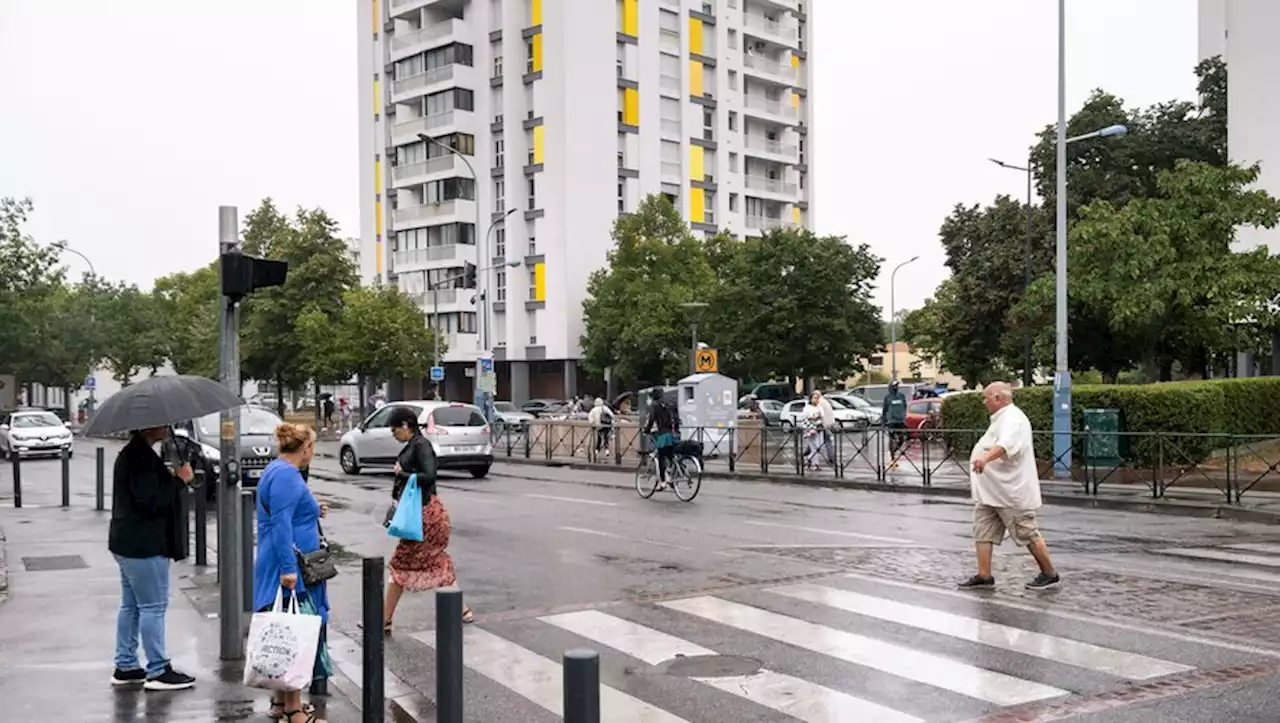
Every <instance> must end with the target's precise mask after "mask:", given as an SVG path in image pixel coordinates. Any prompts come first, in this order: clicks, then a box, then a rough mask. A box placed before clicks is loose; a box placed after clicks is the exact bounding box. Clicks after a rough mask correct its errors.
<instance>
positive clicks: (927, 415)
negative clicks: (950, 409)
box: [907, 397, 942, 430]
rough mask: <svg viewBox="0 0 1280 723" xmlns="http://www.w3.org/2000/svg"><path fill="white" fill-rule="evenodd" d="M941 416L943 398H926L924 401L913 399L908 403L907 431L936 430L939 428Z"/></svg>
mask: <svg viewBox="0 0 1280 723" xmlns="http://www.w3.org/2000/svg"><path fill="white" fill-rule="evenodd" d="M941 414H942V399H941V398H939V397H926V398H923V399H912V400H911V401H909V402H907V429H911V430H917V429H929V428H934V429H936V428H937V427H938V420H939V418H940V416H941Z"/></svg>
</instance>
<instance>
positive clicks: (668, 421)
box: [643, 389, 680, 484]
mask: <svg viewBox="0 0 1280 723" xmlns="http://www.w3.org/2000/svg"><path fill="white" fill-rule="evenodd" d="M648 416H649V420H648V421H647V422H645V425H644V432H643V433H644V434H653V435H654V437H653V446H654V448H655V449H656V450H657V452H658V483H659V484H665V483H666V481H667V469H668V468H669V467H670V465H671V460H673V459H674V458H675V454H676V444H678V443H679V442H680V415H679V414H677V413H676V410H674V409H672V408H671V406H670V405H668V404H667V403H666V402H664V401H663V399H662V390H661V389H653V390H650V392H649V415H648Z"/></svg>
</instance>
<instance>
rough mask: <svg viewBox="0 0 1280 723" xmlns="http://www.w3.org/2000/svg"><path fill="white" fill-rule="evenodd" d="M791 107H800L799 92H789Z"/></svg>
mask: <svg viewBox="0 0 1280 723" xmlns="http://www.w3.org/2000/svg"><path fill="white" fill-rule="evenodd" d="M791 107H792V108H799V107H800V94H799V93H792V94H791Z"/></svg>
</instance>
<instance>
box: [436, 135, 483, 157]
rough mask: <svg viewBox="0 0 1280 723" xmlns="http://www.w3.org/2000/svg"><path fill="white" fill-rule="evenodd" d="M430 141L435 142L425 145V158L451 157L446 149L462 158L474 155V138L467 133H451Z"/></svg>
mask: <svg viewBox="0 0 1280 723" xmlns="http://www.w3.org/2000/svg"><path fill="white" fill-rule="evenodd" d="M431 140H433V141H435V143H428V144H426V147H427V148H426V151H427V158H439V157H441V156H449V155H452V154H451V153H449V151H448V150H446V149H447V148H452V149H453V150H455V151H457V152H458V153H461V154H463V155H464V156H474V155H475V154H476V137H475V136H473V135H470V134H469V133H451V134H449V135H447V136H439V137H438V138H432V139H431ZM441 146H443V148H442V147H441Z"/></svg>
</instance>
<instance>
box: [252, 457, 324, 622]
mask: <svg viewBox="0 0 1280 723" xmlns="http://www.w3.org/2000/svg"><path fill="white" fill-rule="evenodd" d="M257 509H258V557H257V560H255V561H254V565H253V608H254V609H255V610H261V609H263V608H265V607H270V606H271V605H274V604H275V601H276V591H277V590H279V589H280V576H281V575H289V574H293V575H297V576H298V583H297V586H296V588H295V589H296V590H297V591H298V599H299V600H302V599H303V597H304V596H305V597H306V598H307V599H309V600H310V601H311V604H312V605H315V607H316V610H317V611H318V612H319V613H320V617H321V619H322V620H324V622H325V623H328V622H329V597H328V594H327V592H326V590H325V584H324V583H320V584H319V585H316V586H315V587H313V588H307V587H306V585H305V584H303V582H302V575H301V574H299V570H298V559H297V556H296V554H295V552H294V547H295V546H296V547H297V548H298V550H300V551H302V552H304V553H306V552H314V551H316V550H318V549H320V503H319V502H316V498H315V496H313V495H312V494H311V489H310V488H309V487H307V483H306V481H305V480H303V479H302V472H300V471H299V470H298V468H297V467H294V466H293V465H291V464H289V463H288V462H286V461H284V460H282V459H276V460H273V461H272V462H271V464H269V465H267V468H266V469H265V470H263V472H262V479H261V480H259V482H258V505H257ZM288 595H289V592H288V591H287V590H286V591H285V600H288Z"/></svg>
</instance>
